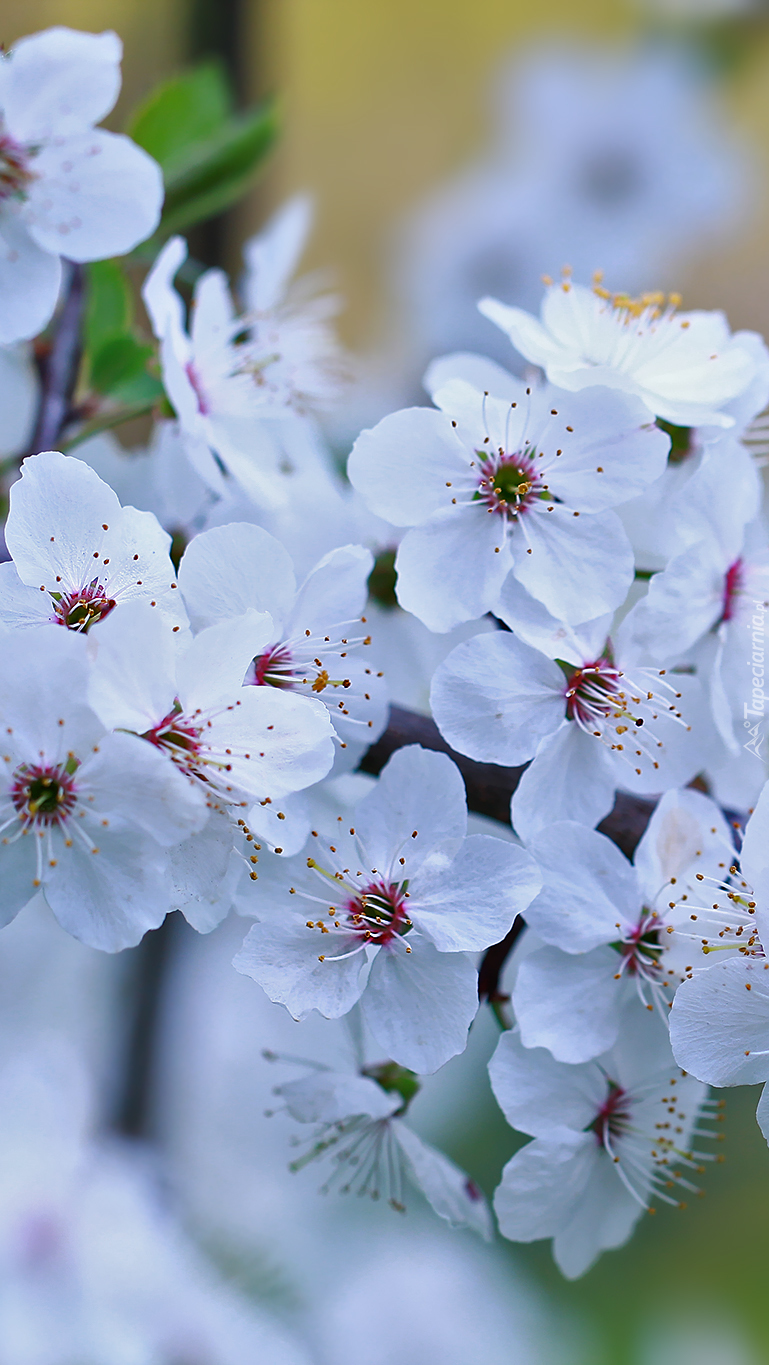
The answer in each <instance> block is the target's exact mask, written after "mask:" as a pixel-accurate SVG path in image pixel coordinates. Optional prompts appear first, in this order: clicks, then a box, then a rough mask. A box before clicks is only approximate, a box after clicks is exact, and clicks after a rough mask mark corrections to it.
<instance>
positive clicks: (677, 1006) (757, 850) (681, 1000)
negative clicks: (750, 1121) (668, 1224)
mask: <svg viewBox="0 0 769 1365" xmlns="http://www.w3.org/2000/svg"><path fill="white" fill-rule="evenodd" d="M702 892H703V893H704V894H703V895H702V896H701V901H700V902H699V903H694V904H693V905H691V906H690V907H689V909H690V911H691V917H692V919H695V917H696V920H697V933H698V935H701V938H700V942H701V943H702V945H703V948H704V950H705V952H707V953H708V955H709V956H710V955H711V954H716V955H717V956H715V957H714V959H713V965H712V966H709V967H708V970H707V971H704V972H694V973H691V974H690V976H689V978H688V979H687V980H686V981H684V983H683V985H681V986H680V987H679V989H678V991H677V992H676V998H675V1000H674V1002H673V1009H672V1011H671V1016H670V1038H671V1042H672V1044H673V1050H674V1052H675V1055H676V1060H677V1061H678V1062H679V1065H681V1066H685V1067H686V1068H687V1070H690V1071H691V1072H692V1074H693V1075H695V1076H699V1077H701V1078H702V1079H703V1080H707V1081H708V1082H709V1083H711V1084H713V1085H755V1084H757V1083H758V1082H762V1081H767V1080H769V978H767V976H766V972H767V970H769V962H768V961H767V955H766V946H765V945H766V944H767V943H769V785H767V786H765V787H764V789H763V791H762V793H761V796H760V798H759V801H758V804H757V806H756V809H755V810H754V812H753V814H752V815H751V817H750V819H749V821H748V823H747V825H746V827H745V837H744V839H743V843H742V848H741V850H740V854H739V870H738V866H737V863H736V861H735V864H734V865H733V866H732V867H730V868H729V871H728V873H727V874H726V875H725V876H722V877H721V878H720V879H718V880H713V881H708V882H707V883H706V884H705V885H704V886H703V887H702ZM724 959H725V960H724ZM757 1118H758V1122H759V1125H760V1127H761V1130H762V1132H763V1133H764V1136H765V1137H766V1138H767V1141H769V1097H768V1096H767V1093H766V1090H764V1091H763V1092H762V1097H761V1099H760V1101H759V1106H758V1112H757Z"/></svg>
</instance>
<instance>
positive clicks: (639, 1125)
mask: <svg viewBox="0 0 769 1365" xmlns="http://www.w3.org/2000/svg"><path fill="white" fill-rule="evenodd" d="M642 1022H643V1020H642V1018H639V1019H636V1020H633V1019H632V1018H631V1017H628V1021H627V1030H626V1031H625V1030H623V1035H622V1037H621V1040H620V1042H619V1043H618V1044H617V1046H616V1047H615V1048H614V1049H612V1051H610V1052H607V1053H605V1054H604V1055H603V1056H602V1057H600V1058H598V1059H597V1060H596V1061H594V1062H587V1063H585V1064H583V1065H581V1066H569V1065H567V1064H565V1063H563V1062H557V1061H555V1059H554V1058H553V1057H551V1056H550V1054H549V1053H548V1052H545V1051H544V1050H542V1051H540V1050H536V1051H529V1050H527V1049H526V1048H524V1047H522V1046H521V1043H520V1040H519V1039H518V1037H517V1036H516V1034H515V1033H512V1032H508V1033H504V1034H503V1035H502V1037H501V1038H500V1040H499V1044H498V1047H497V1050H496V1052H495V1054H494V1056H493V1058H492V1060H491V1063H490V1065H489V1074H490V1076H491V1083H492V1087H493V1089H494V1094H495V1095H496V1097H497V1100H498V1102H499V1104H500V1107H501V1108H502V1110H503V1112H504V1114H505V1117H506V1119H507V1121H508V1123H510V1124H511V1126H512V1127H514V1128H517V1129H518V1130H519V1131H520V1132H523V1133H527V1134H529V1135H530V1136H531V1137H533V1139H534V1141H533V1142H529V1143H527V1144H526V1145H525V1146H524V1147H521V1148H520V1150H519V1151H518V1152H516V1154H515V1156H514V1157H512V1159H511V1160H510V1161H509V1162H508V1163H507V1165H506V1167H505V1169H504V1171H503V1174H502V1183H501V1185H500V1186H499V1188H498V1189H497V1192H496V1194H495V1196H494V1208H495V1210H496V1214H497V1218H498V1220H499V1226H500V1229H501V1231H502V1233H503V1234H504V1236H505V1237H509V1238H510V1240H511V1241H514V1242H533V1241H537V1240H539V1239H540V1238H544V1237H552V1239H553V1255H554V1257H555V1260H556V1263H557V1265H558V1267H559V1269H560V1270H561V1271H562V1273H563V1274H564V1275H565V1276H566V1277H567V1278H568V1279H576V1278H577V1277H578V1276H579V1275H583V1274H584V1273H585V1271H586V1270H588V1269H589V1268H590V1266H591V1265H592V1264H593V1263H594V1262H595V1261H596V1260H597V1258H598V1256H599V1255H600V1253H601V1252H602V1251H605V1250H607V1249H608V1248H609V1247H617V1246H622V1244H623V1243H624V1242H626V1241H627V1240H628V1238H629V1237H630V1235H631V1233H632V1231H633V1228H634V1227H635V1224H636V1223H637V1221H638V1219H639V1217H640V1216H641V1214H642V1213H643V1212H644V1210H645V1209H647V1208H649V1209H651V1208H653V1207H655V1206H656V1204H657V1202H658V1201H661V1202H663V1203H666V1204H673V1205H678V1207H685V1202H684V1201H683V1200H682V1198H681V1195H682V1194H684V1193H686V1192H687V1191H692V1192H693V1193H697V1192H698V1187H697V1185H696V1184H695V1182H694V1180H693V1179H692V1176H693V1175H695V1174H696V1173H697V1172H699V1171H702V1170H703V1169H704V1167H703V1165H702V1163H703V1162H704V1161H707V1160H712V1159H713V1158H712V1157H711V1156H710V1155H709V1154H705V1153H703V1152H702V1151H699V1150H697V1147H698V1138H699V1137H702V1136H705V1137H711V1136H714V1135H713V1134H712V1133H711V1132H709V1130H708V1129H704V1130H703V1129H701V1128H697V1122H698V1118H699V1115H700V1113H701V1112H702V1111H703V1109H707V1106H708V1101H707V1099H706V1096H707V1090H706V1088H705V1086H704V1085H702V1084H701V1083H700V1082H699V1081H696V1080H694V1079H693V1077H691V1076H686V1075H685V1073H683V1072H680V1071H678V1070H677V1069H676V1067H675V1064H674V1062H673V1059H672V1057H671V1056H670V1048H669V1045H668V1044H667V1043H666V1039H665V1034H664V1031H663V1030H662V1029H660V1028H659V1027H657V1029H656V1031H655V1032H649V1031H648V1030H644V1029H643V1027H641V1025H642ZM676 1186H678V1191H676ZM671 1190H672V1191H674V1192H673V1193H671Z"/></svg>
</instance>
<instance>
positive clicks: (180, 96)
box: [128, 62, 232, 172]
mask: <svg viewBox="0 0 769 1365" xmlns="http://www.w3.org/2000/svg"><path fill="white" fill-rule="evenodd" d="M231 114H232V96H231V94H230V90H229V86H228V84H227V78H226V76H225V74H224V70H223V68H222V67H221V66H220V65H219V64H218V63H217V62H206V63H204V64H203V65H201V66H196V67H193V68H192V69H191V70H189V71H185V72H183V74H182V75H181V76H176V77H174V78H173V79H172V80H169V81H164V82H163V84H162V85H159V86H158V87H157V89H155V90H153V92H152V94H151V95H149V96H148V98H147V99H146V100H145V101H144V103H143V104H142V105H140V107H139V109H138V110H137V111H136V113H135V114H134V116H133V119H132V121H131V124H130V125H129V128H128V134H129V136H130V137H132V138H133V140H134V142H138V144H139V146H140V147H143V148H144V150H145V152H149V154H150V156H154V158H155V160H156V161H159V162H160V165H161V166H162V168H163V171H164V172H165V171H166V170H167V168H169V167H171V166H172V164H173V162H174V161H176V160H178V159H179V158H180V157H182V156H183V155H184V154H185V153H186V152H187V151H188V149H189V148H190V147H192V146H194V145H195V144H197V143H200V142H204V141H205V140H206V139H207V138H210V137H212V136H213V135H214V133H216V132H217V130H218V129H219V128H221V126H222V124H224V123H225V122H226V121H227V120H228V119H229V117H230V115H231Z"/></svg>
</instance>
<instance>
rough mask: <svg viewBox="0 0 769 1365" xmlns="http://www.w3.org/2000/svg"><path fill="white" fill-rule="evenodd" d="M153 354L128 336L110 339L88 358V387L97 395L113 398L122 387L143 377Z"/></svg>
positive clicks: (149, 348) (148, 348)
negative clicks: (89, 384) (89, 383)
mask: <svg viewBox="0 0 769 1365" xmlns="http://www.w3.org/2000/svg"><path fill="white" fill-rule="evenodd" d="M152 355H154V350H153V348H152V346H143V345H142V344H141V342H139V341H137V340H136V338H135V337H133V336H131V335H130V333H127V332H126V333H124V334H123V335H122V336H114V337H110V338H109V339H108V340H107V341H104V342H102V344H101V346H99V347H98V349H96V350H95V351H94V352H93V353H92V355H91V367H90V369H91V374H90V378H91V387H92V388H94V389H95V390H96V392H97V393H104V394H110V395H112V396H115V395H116V394H117V393H119V391H120V390H121V389H122V388H124V387H125V385H127V384H131V383H133V382H134V381H135V380H137V379H139V378H141V377H142V376H143V375H145V374H146V367H147V361H148V360H149V359H150V357H151V356H152ZM147 378H149V375H147Z"/></svg>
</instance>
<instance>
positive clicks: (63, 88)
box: [0, 28, 163, 344]
mask: <svg viewBox="0 0 769 1365" xmlns="http://www.w3.org/2000/svg"><path fill="white" fill-rule="evenodd" d="M121 55H122V44H121V42H120V39H119V38H118V37H117V34H115V33H99V34H96V33H78V32H76V31H75V30H74V29H70V28H50V29H46V31H45V32H44V33H35V34H33V35H32V36H31V37H28V38H20V39H19V40H18V42H17V43H15V44H14V46H13V48H12V49H11V51H10V52H8V53H7V54H5V55H4V57H3V61H2V69H0V293H1V294H2V300H3V302H2V307H0V342H1V343H4V344H6V343H8V342H10V341H16V340H18V339H20V338H26V337H33V336H36V335H37V333H38V332H40V331H42V329H43V327H45V325H46V323H47V322H48V320H49V319H50V317H51V314H52V313H53V311H54V308H55V306H56V300H57V297H58V293H59V286H60V282H61V273H62V272H61V259H60V258H61V257H62V256H65V257H67V258H68V259H69V260H72V261H96V260H102V259H103V258H104V257H107V256H120V255H123V254H124V253H125V252H127V251H130V250H131V249H132V248H133V247H135V246H136V245H137V243H139V242H142V241H144V239H145V238H146V237H149V235H150V233H151V232H153V230H154V229H155V227H157V224H158V220H159V218H160V209H161V205H162V202H163V180H162V176H161V173H160V167H159V166H158V165H157V163H156V162H155V161H153V160H152V158H151V157H149V156H148V155H147V153H146V152H144V151H142V149H141V147H137V146H136V144H135V143H133V142H131V140H130V139H129V138H127V137H123V136H122V135H121V134H118V133H108V132H105V131H104V130H103V129H101V128H95V127H94V124H95V123H98V122H99V121H100V120H101V119H103V118H104V117H105V116H106V115H107V114H108V113H109V111H110V110H111V108H112V106H113V105H114V103H115V100H116V99H117V96H118V92H119V90H120V58H121Z"/></svg>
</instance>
